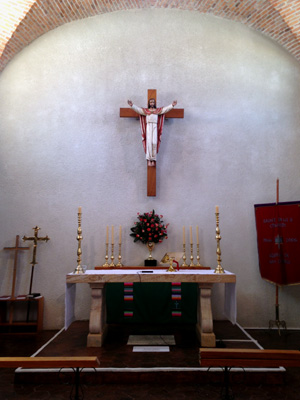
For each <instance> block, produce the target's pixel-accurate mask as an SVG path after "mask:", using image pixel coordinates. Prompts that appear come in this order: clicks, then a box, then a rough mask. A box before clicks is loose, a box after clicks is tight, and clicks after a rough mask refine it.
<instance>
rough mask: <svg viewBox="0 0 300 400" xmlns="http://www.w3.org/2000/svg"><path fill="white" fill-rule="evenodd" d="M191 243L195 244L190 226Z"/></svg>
mask: <svg viewBox="0 0 300 400" xmlns="http://www.w3.org/2000/svg"><path fill="white" fill-rule="evenodd" d="M190 243H191V244H193V234H192V227H191V226H190Z"/></svg>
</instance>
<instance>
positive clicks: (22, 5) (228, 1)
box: [0, 0, 300, 71]
mask: <svg viewBox="0 0 300 400" xmlns="http://www.w3.org/2000/svg"><path fill="white" fill-rule="evenodd" d="M135 8H136V9H141V8H169V9H173V8H177V9H180V10H191V11H198V12H200V13H206V14H211V15H215V16H218V17H221V18H225V19H230V20H233V21H238V22H241V23H243V24H245V25H247V26H249V27H251V28H253V29H255V30H257V31H259V32H261V33H263V34H265V35H267V36H268V37H270V38H272V39H273V40H275V41H277V42H278V43H279V44H280V45H282V46H283V47H284V48H286V49H287V50H288V51H289V52H290V53H291V54H292V55H293V56H294V57H295V58H296V59H297V60H298V61H300V1H299V0H286V1H278V0H199V1H195V0H184V1H182V0H181V1H180V0H131V1H128V0H36V1H34V0H1V2H0V15H1V17H0V18H1V19H0V71H3V69H4V68H5V66H6V65H7V64H8V62H9V61H10V60H11V59H12V58H13V57H14V56H15V55H16V54H17V53H18V52H19V51H21V50H22V49H23V48H24V47H26V46H27V45H28V44H30V43H31V42H32V41H34V40H35V39H37V38H38V37H39V36H41V35H43V34H44V33H47V32H49V31H50V30H52V29H55V28H57V27H59V26H61V25H63V24H66V23H68V22H71V21H75V20H79V19H83V18H88V17H93V16H95V15H100V14H105V13H108V12H113V11H121V10H130V9H135Z"/></svg>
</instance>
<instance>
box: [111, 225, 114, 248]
mask: <svg viewBox="0 0 300 400" xmlns="http://www.w3.org/2000/svg"><path fill="white" fill-rule="evenodd" d="M111 244H114V226H113V225H112V227H111Z"/></svg>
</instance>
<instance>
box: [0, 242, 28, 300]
mask: <svg viewBox="0 0 300 400" xmlns="http://www.w3.org/2000/svg"><path fill="white" fill-rule="evenodd" d="M4 250H14V252H15V259H14V272H13V281H12V287H11V298H12V300H14V299H15V286H16V276H17V263H18V253H19V251H20V250H29V247H19V235H17V236H16V244H15V247H4Z"/></svg>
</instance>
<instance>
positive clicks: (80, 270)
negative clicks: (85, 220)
mask: <svg viewBox="0 0 300 400" xmlns="http://www.w3.org/2000/svg"><path fill="white" fill-rule="evenodd" d="M81 214H82V213H81V207H78V228H77V240H78V248H77V267H76V268H75V271H74V274H84V270H83V268H82V266H81V254H82V250H81V241H82V229H81Z"/></svg>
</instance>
